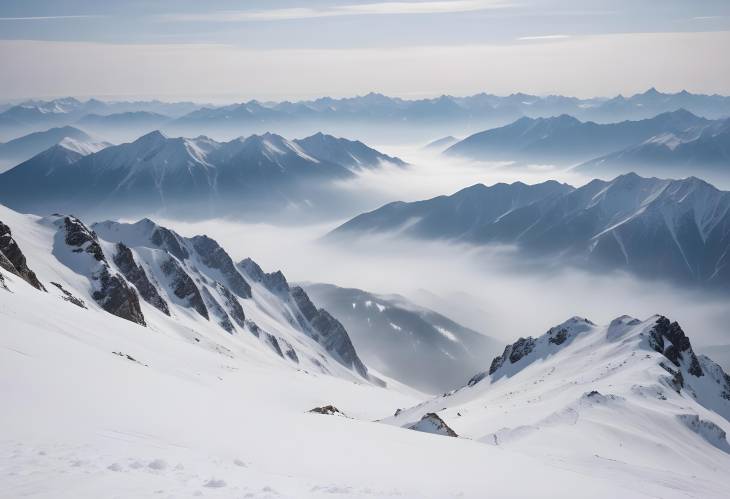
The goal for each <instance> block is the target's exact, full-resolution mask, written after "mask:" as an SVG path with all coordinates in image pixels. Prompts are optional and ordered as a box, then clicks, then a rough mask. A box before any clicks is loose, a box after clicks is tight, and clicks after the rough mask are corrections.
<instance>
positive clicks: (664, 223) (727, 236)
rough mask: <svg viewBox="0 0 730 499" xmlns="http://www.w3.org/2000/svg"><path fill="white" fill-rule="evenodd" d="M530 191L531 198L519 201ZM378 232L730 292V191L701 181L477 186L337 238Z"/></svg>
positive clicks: (395, 207)
mask: <svg viewBox="0 0 730 499" xmlns="http://www.w3.org/2000/svg"><path fill="white" fill-rule="evenodd" d="M523 193H530V195H531V197H528V196H525V197H522V198H519V196H522V195H523ZM518 198H519V199H520V201H519V202H517V201H515V200H516V199H518ZM466 200H469V202H468V203H467V202H466ZM372 232H390V233H397V234H400V235H405V236H410V237H418V238H429V239H446V240H454V241H460V242H467V243H473V244H488V243H510V244H516V245H517V246H518V247H519V248H521V249H523V250H525V251H526V252H527V254H532V255H535V256H541V257H544V256H545V255H556V256H559V257H561V258H563V261H566V262H570V263H572V264H578V265H585V266H587V267H588V268H591V269H595V270H606V269H621V270H627V271H630V272H633V273H635V274H637V275H641V276H647V277H650V278H661V279H664V278H667V279H672V280H676V281H679V282H683V283H690V284H697V285H702V286H707V287H716V288H720V289H723V290H730V261H729V260H728V258H729V255H730V251H729V249H730V193H728V192H725V191H720V190H718V189H716V188H715V187H713V186H712V185H710V184H708V183H706V182H704V181H702V180H700V179H697V178H694V177H691V178H687V179H684V180H663V179H657V178H642V177H640V176H638V175H636V174H626V175H622V176H619V177H616V178H615V179H613V180H612V181H610V182H607V181H602V180H593V181H591V182H589V183H588V184H586V185H584V186H582V187H580V188H578V189H574V188H572V187H570V186H567V185H562V184H557V183H556V182H546V183H544V184H537V185H534V186H526V185H525V184H522V183H519V182H517V183H514V184H511V185H506V184H497V185H495V186H492V187H485V186H483V185H477V186H473V187H470V188H467V189H464V190H462V191H459V192H457V193H456V194H453V195H452V196H447V197H444V196H441V197H437V198H434V199H430V200H426V201H419V202H415V203H403V202H396V203H390V204H388V205H385V206H383V207H382V208H379V209H377V210H375V211H373V212H370V213H365V214H362V215H359V216H357V217H355V218H353V219H352V220H350V221H348V222H346V223H345V224H343V225H341V226H340V227H338V228H337V229H335V230H334V231H333V232H332V233H330V235H329V238H330V239H333V240H336V239H338V238H347V239H349V237H350V236H355V237H358V236H360V235H363V234H369V233H372Z"/></svg>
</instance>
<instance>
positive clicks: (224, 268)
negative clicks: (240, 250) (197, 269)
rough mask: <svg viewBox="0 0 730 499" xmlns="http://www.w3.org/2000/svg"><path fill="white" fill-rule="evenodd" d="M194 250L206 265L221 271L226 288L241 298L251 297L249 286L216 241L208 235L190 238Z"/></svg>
mask: <svg viewBox="0 0 730 499" xmlns="http://www.w3.org/2000/svg"><path fill="white" fill-rule="evenodd" d="M191 241H192V243H193V247H194V248H195V252H196V253H197V254H198V256H199V257H200V261H202V262H203V263H204V264H205V265H206V266H208V267H210V268H211V269H216V270H218V271H219V272H220V273H221V276H222V277H223V279H224V280H225V283H226V285H227V286H228V288H229V289H230V290H231V291H233V292H234V293H235V294H236V295H238V296H240V297H241V298H251V286H249V284H248V283H247V282H246V280H245V279H244V278H243V276H242V275H241V274H240V273H239V272H238V270H236V266H235V265H234V264H233V260H232V259H231V257H230V256H229V255H228V253H226V251H225V250H224V249H223V248H221V247H220V245H218V243H217V242H216V241H215V240H213V239H211V238H209V237H208V236H195V237H193V238H192V239H191Z"/></svg>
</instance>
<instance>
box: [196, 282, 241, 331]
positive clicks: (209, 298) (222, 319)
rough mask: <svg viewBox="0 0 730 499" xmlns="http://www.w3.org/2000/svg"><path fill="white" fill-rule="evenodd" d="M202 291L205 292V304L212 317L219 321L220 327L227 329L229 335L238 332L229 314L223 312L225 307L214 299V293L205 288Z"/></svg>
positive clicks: (203, 295) (203, 294)
mask: <svg viewBox="0 0 730 499" xmlns="http://www.w3.org/2000/svg"><path fill="white" fill-rule="evenodd" d="M201 289H202V290H203V291H202V293H201V295H202V297H203V302H204V303H205V306H206V308H207V309H208V312H209V313H210V315H212V316H213V317H215V318H216V319H218V325H219V326H220V327H222V328H223V329H225V330H226V331H227V332H228V333H231V334H233V333H234V332H235V331H236V327H235V326H234V325H233V322H231V318H230V317H229V316H228V313H227V312H226V311H225V310H223V307H222V306H221V305H220V303H218V301H217V300H216V299H215V298H214V297H213V293H211V292H210V291H209V290H208V288H206V287H203V288H201Z"/></svg>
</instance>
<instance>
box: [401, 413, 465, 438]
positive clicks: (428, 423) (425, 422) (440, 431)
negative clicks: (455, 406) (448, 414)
mask: <svg viewBox="0 0 730 499" xmlns="http://www.w3.org/2000/svg"><path fill="white" fill-rule="evenodd" d="M408 429H410V430H416V431H422V432H424V433H433V434H436V435H444V436H447V437H458V436H459V435H457V434H456V432H455V431H454V430H452V429H451V428H450V427H449V425H447V424H446V423H445V422H444V420H443V419H441V417H440V416H439V415H438V414H436V413H435V412H429V413H426V414H425V415H424V416H423V417H422V418H421V420H420V421H419V422H418V423H416V424H414V425H411V426H409V427H408Z"/></svg>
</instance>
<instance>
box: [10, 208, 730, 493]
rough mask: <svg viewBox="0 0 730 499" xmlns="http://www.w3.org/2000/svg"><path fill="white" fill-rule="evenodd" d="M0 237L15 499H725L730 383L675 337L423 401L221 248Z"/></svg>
mask: <svg viewBox="0 0 730 499" xmlns="http://www.w3.org/2000/svg"><path fill="white" fill-rule="evenodd" d="M0 220H2V227H3V229H2V234H3V235H2V236H0V255H1V256H0V258H2V260H0V261H2V262H4V264H3V265H0V276H2V280H1V282H0V321H1V322H0V324H2V334H0V380H1V381H0V386H1V387H2V393H3V397H4V399H3V400H4V403H5V404H6V406H7V407H8V408H9V409H8V410H5V411H2V412H0V426H1V427H2V428H3V432H2V436H0V469H2V470H3V476H2V479H1V480H2V484H3V486H2V492H1V493H0V495H2V496H7V497H39V498H40V497H48V498H51V497H52V498H78V497H105V496H107V495H109V494H110V491H111V494H112V495H115V496H120V497H160V495H162V496H164V497H195V496H201V495H203V496H209V495H210V496H216V497H238V496H243V497H246V496H248V497H274V496H276V497H292V498H299V497H318V498H319V497H331V495H332V494H339V495H342V496H345V497H383V496H392V495H396V496H402V497H424V498H429V497H430V498H442V497H451V496H458V497H474V498H478V497H484V494H485V492H488V493H490V494H494V495H495V496H497V497H535V496H539V495H543V494H546V491H548V493H549V494H550V495H551V496H555V495H559V496H561V497H576V498H579V497H585V494H586V491H590V495H591V497H599V498H615V497H627V498H635V497H636V498H643V497H663V498H674V497H677V498H679V497H696V498H703V499H705V498H722V497H726V492H727V484H726V476H727V474H728V472H730V456H729V454H728V453H729V452H730V449H728V444H727V440H726V432H727V431H728V429H730V424H729V423H728V420H727V418H728V417H730V405H729V404H730V401H729V400H728V399H729V398H730V379H729V378H728V376H727V375H726V374H725V373H724V372H723V371H722V370H721V369H720V368H719V367H718V366H717V365H716V364H714V363H713V362H712V361H711V360H709V359H708V358H707V357H704V356H701V355H697V354H695V353H694V351H693V349H692V346H691V343H690V341H689V339H688V337H687V336H686V335H685V334H684V332H683V331H682V329H681V328H680V327H679V326H678V325H677V324H676V323H672V322H670V321H669V320H667V319H665V318H663V317H652V318H650V319H648V320H646V321H643V322H642V321H638V320H635V319H631V318H628V317H622V318H619V319H617V320H615V321H614V322H613V323H611V325H610V326H607V327H600V326H596V325H594V324H593V323H591V322H589V321H587V320H585V319H571V320H569V321H567V322H566V323H564V324H562V325H560V326H557V327H555V328H553V329H551V330H550V331H549V332H548V333H546V334H545V335H543V336H541V337H539V338H526V339H520V340H518V341H517V342H516V343H515V344H513V345H510V346H508V347H507V348H506V349H505V350H504V353H503V354H502V355H499V356H498V357H497V358H496V359H495V360H494V361H492V362H491V364H490V361H489V358H488V357H485V358H484V362H483V363H482V366H483V367H482V368H480V369H479V370H478V372H480V373H479V374H477V373H474V374H473V375H472V376H471V380H470V381H468V382H467V380H465V382H464V385H465V386H464V387H463V388H459V389H456V390H453V391H450V392H447V393H445V394H444V395H441V396H438V397H436V398H431V396H427V395H424V394H422V393H420V392H418V391H416V390H413V389H411V388H409V387H408V386H406V385H404V384H403V383H400V382H398V381H397V380H394V379H390V378H388V377H386V376H384V375H382V374H380V373H375V372H374V370H373V369H372V366H368V363H367V361H366V360H363V359H361V358H360V356H359V354H358V351H357V350H356V348H357V346H356V343H355V342H353V341H351V340H350V338H349V335H348V333H347V331H346V329H345V327H344V326H343V325H342V323H340V322H339V320H338V319H337V318H336V316H335V315H332V314H331V313H330V312H328V311H327V310H325V309H322V308H317V306H316V305H315V304H314V303H316V302H318V301H317V300H316V299H314V300H312V299H310V297H309V295H308V293H307V292H306V291H305V290H304V289H303V288H302V287H298V286H294V285H291V284H290V283H289V282H288V281H287V280H286V278H285V277H284V275H283V273H281V272H278V271H277V272H266V271H264V270H263V269H262V268H261V267H260V266H259V265H258V264H256V262H254V261H253V260H251V259H245V260H243V261H240V262H238V263H236V262H235V261H234V260H233V259H232V258H231V257H230V256H229V254H228V253H227V251H226V250H225V249H223V248H222V247H221V246H220V245H218V243H217V242H216V241H214V240H213V239H211V238H209V237H206V236H195V237H183V236H181V235H180V234H178V233H177V232H175V231H172V230H169V229H167V228H165V227H163V226H160V225H158V224H156V223H154V222H152V221H150V220H146V219H145V220H141V221H139V222H137V223H119V222H101V223H97V224H93V225H90V226H87V225H86V224H85V223H84V222H83V221H82V220H80V219H78V218H76V217H72V216H70V215H53V216H49V217H35V216H30V215H22V214H18V213H16V212H14V211H12V210H9V209H7V208H0ZM374 298H375V299H376V300H378V301H377V304H380V305H381V306H387V305H388V303H386V301H385V300H384V299H383V298H378V297H374ZM373 303H374V304H375V303H376V302H373ZM363 306H366V305H363ZM375 306H376V307H377V305H375ZM400 306H401V307H403V304H402V303H401V304H400ZM416 312H417V313H416ZM416 312H414V313H416V315H418V316H420V317H421V319H422V320H426V319H425V318H424V317H426V316H424V315H423V314H424V311H423V310H418V311H416ZM426 318H427V317H426ZM430 320H431V321H432V322H433V323H434V324H436V321H435V319H433V318H431V319H430ZM402 324H403V326H404V327H405V326H406V324H405V322H402ZM452 334H453V335H454V336H457V337H459V338H465V337H466V336H465V335H466V333H465V332H464V331H452ZM404 408H405V409H404ZM394 413H395V415H393V414H394ZM332 415H335V416H341V417H332ZM448 437H450V438H448ZM365 469H366V470H367V472H364V471H363V470H365ZM485 469H486V470H488V472H485ZM525 473H529V476H530V478H531V479H530V480H524V476H525ZM445 474H446V475H448V480H444V475H445Z"/></svg>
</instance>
